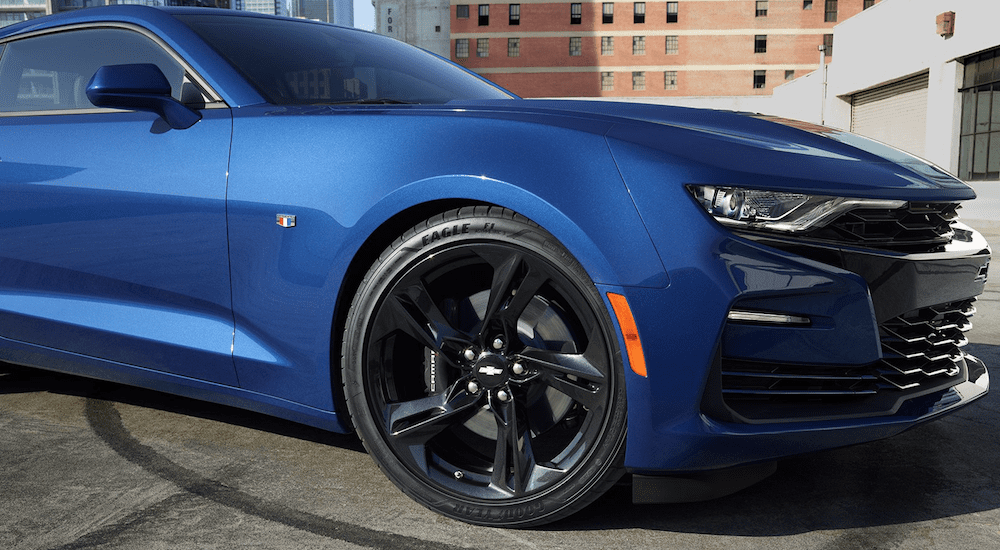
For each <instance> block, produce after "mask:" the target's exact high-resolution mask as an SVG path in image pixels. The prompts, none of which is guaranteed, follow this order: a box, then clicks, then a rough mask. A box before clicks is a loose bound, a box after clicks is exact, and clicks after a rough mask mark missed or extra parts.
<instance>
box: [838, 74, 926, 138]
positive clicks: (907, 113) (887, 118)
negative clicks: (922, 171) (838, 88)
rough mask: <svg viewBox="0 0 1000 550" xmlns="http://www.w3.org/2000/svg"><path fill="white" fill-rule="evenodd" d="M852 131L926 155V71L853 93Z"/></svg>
mask: <svg viewBox="0 0 1000 550" xmlns="http://www.w3.org/2000/svg"><path fill="white" fill-rule="evenodd" d="M851 131H852V132H854V133H857V134H861V135H863V136H867V137H870V138H872V139H877V140H879V141H881V142H884V143H888V144H889V145H892V146H894V147H898V148H900V149H902V150H904V151H907V152H909V153H913V154H914V155H917V156H923V155H924V145H925V142H926V138H927V73H923V74H920V75H917V76H914V77H910V78H907V79H905V80H901V81H899V82H894V83H892V84H889V85H886V86H880V87H878V88H872V89H870V90H865V91H863V92H858V93H856V94H854V95H853V96H851Z"/></svg>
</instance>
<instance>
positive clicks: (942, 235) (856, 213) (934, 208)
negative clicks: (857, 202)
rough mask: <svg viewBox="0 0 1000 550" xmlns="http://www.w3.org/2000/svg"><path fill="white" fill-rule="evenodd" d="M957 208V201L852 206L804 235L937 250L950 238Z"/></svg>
mask: <svg viewBox="0 0 1000 550" xmlns="http://www.w3.org/2000/svg"><path fill="white" fill-rule="evenodd" d="M958 208H959V204H958V203H950V202H947V203H913V202H911V203H908V204H907V205H906V206H904V207H902V208H897V209H894V210H890V209H857V210H851V211H849V212H846V213H845V214H843V215H841V216H840V217H838V218H836V219H835V220H834V221H832V222H830V223H828V224H826V225H825V226H823V227H821V228H819V229H815V230H813V231H811V232H809V233H807V234H805V235H804V236H805V237H807V238H811V239H819V240H823V241H833V242H836V243H842V244H848V245H853V246H859V247H863V248H875V249H879V250H891V251H894V252H905V253H921V252H936V251H938V250H941V249H942V247H943V246H944V245H946V244H948V243H950V242H951V239H952V237H953V236H954V230H953V229H952V226H951V224H952V222H954V221H957V220H958Z"/></svg>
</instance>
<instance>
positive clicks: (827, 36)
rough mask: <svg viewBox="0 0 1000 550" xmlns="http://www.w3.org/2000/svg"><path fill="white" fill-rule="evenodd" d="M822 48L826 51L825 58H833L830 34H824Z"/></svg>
mask: <svg viewBox="0 0 1000 550" xmlns="http://www.w3.org/2000/svg"><path fill="white" fill-rule="evenodd" d="M823 46H825V49H826V56H827V57H831V56H833V35H832V34H824V35H823Z"/></svg>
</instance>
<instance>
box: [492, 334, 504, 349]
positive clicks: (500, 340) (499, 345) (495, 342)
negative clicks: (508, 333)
mask: <svg viewBox="0 0 1000 550" xmlns="http://www.w3.org/2000/svg"><path fill="white" fill-rule="evenodd" d="M501 348H503V338H500V337H499V336H497V338H496V339H495V340H493V349H501Z"/></svg>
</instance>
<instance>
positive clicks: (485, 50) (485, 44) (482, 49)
mask: <svg viewBox="0 0 1000 550" xmlns="http://www.w3.org/2000/svg"><path fill="white" fill-rule="evenodd" d="M489 56H490V39H489V38H477V39H476V57H489Z"/></svg>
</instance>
